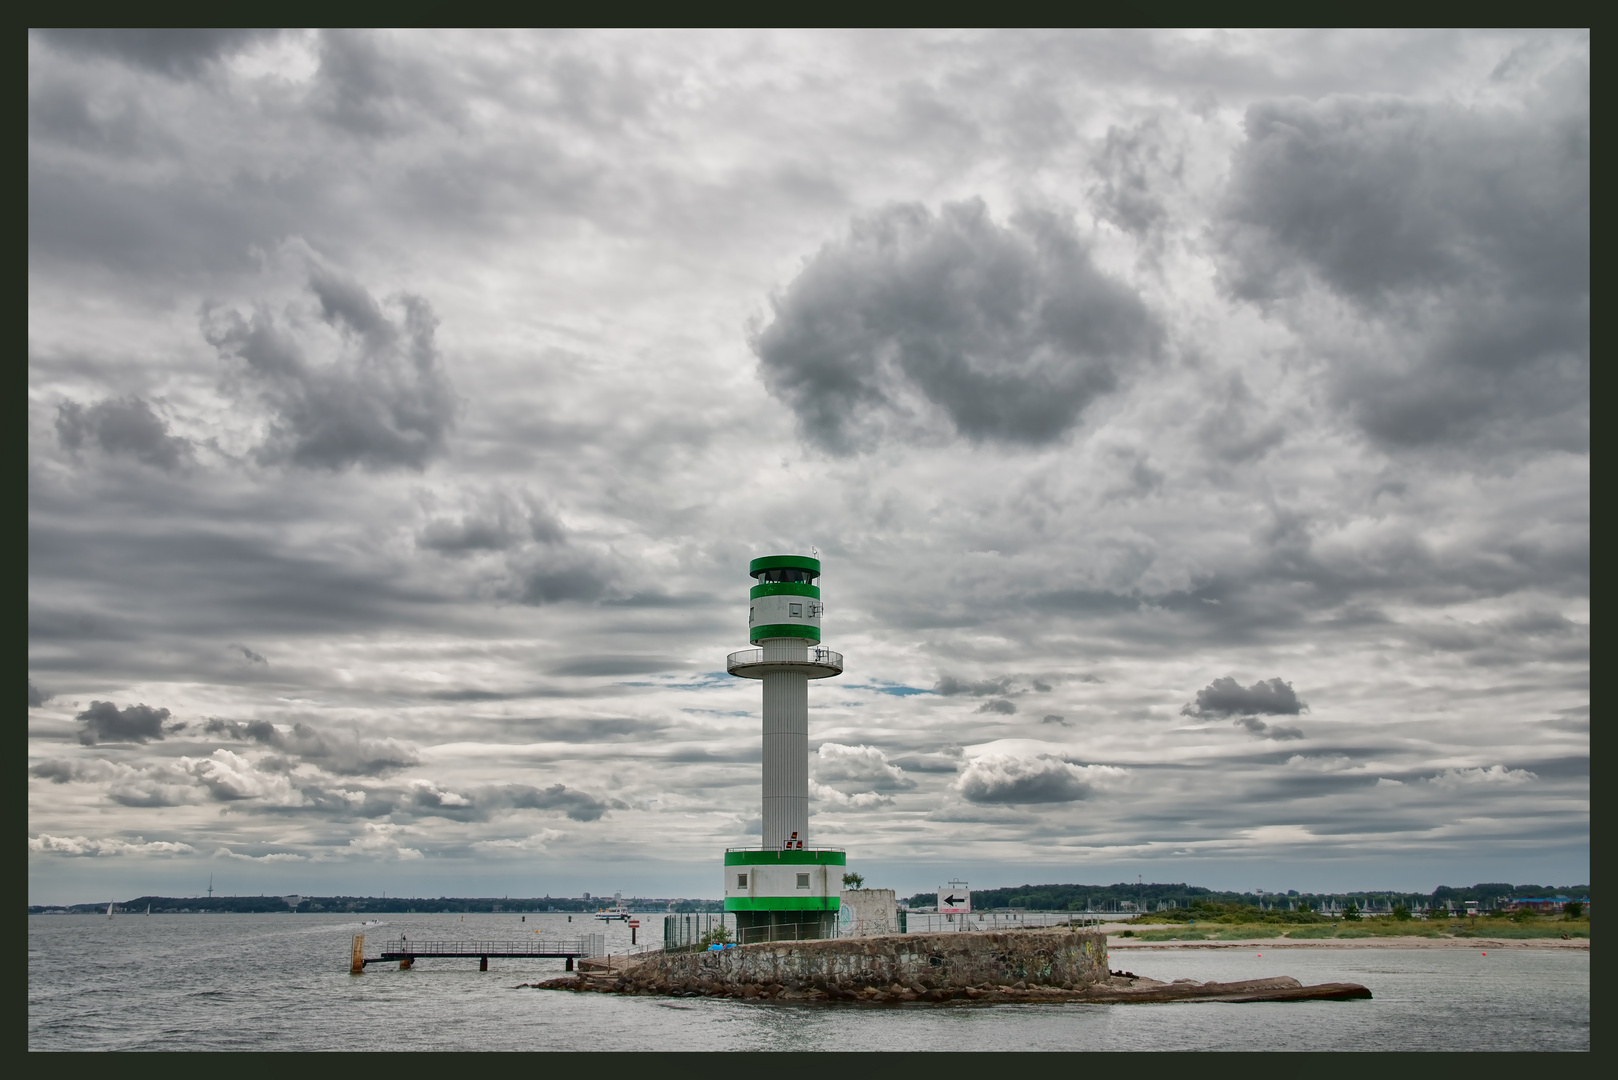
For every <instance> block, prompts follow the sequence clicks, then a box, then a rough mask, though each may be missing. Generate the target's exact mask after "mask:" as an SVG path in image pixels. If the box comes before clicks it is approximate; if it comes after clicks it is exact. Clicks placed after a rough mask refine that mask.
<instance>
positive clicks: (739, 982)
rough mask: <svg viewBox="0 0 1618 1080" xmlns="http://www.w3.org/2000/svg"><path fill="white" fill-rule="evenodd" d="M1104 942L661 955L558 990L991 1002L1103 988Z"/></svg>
mask: <svg viewBox="0 0 1618 1080" xmlns="http://www.w3.org/2000/svg"><path fill="white" fill-rule="evenodd" d="M1108 978H1109V973H1108V971H1107V939H1106V936H1105V935H1104V934H1097V933H1077V932H1072V931H1052V932H1037V931H1033V932H1031V931H1026V930H1024V931H1017V932H1012V933H953V934H896V935H893V936H888V937H865V938H851V939H850V938H843V939H833V940H829V941H799V942H773V943H765V944H758V945H743V946H740V947H738V948H733V949H724V950H720V951H705V952H690V953H652V954H649V955H647V956H646V957H645V958H642V959H637V960H635V961H631V962H630V963H628V964H626V965H625V966H623V967H621V968H618V969H616V970H609V971H607V972H605V973H581V974H580V975H579V976H577V977H575V978H562V979H552V980H550V981H549V982H547V983H540V984H536V985H539V986H543V987H546V988H554V989H581V990H582V989H595V990H615V991H618V992H620V993H643V994H700V995H707V996H716V997H785V998H800V999H817V998H819V999H827V998H829V999H834V1000H853V999H860V1000H872V999H881V1000H887V999H889V998H897V999H899V1000H905V1001H915V1000H925V1001H945V1000H949V999H952V998H956V997H973V996H976V995H979V994H983V993H993V992H998V991H997V988H1002V987H1003V988H1005V990H1006V991H1016V992H1025V991H1029V990H1033V989H1044V990H1050V991H1057V992H1072V991H1077V990H1082V989H1084V988H1086V987H1089V986H1093V985H1096V984H1098V983H1103V982H1105V981H1107V979H1108Z"/></svg>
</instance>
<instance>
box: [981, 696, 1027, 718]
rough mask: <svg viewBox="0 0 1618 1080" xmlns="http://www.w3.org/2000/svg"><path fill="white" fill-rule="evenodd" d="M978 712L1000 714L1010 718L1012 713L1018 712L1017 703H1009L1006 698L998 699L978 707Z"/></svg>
mask: <svg viewBox="0 0 1618 1080" xmlns="http://www.w3.org/2000/svg"><path fill="white" fill-rule="evenodd" d="M977 711H978V712H980V713H999V714H1000V715H1002V716H1010V715H1011V714H1012V713H1014V712H1016V711H1017V705H1016V703H1015V702H1013V701H1008V700H1006V699H1005V698H996V699H995V700H993V701H985V702H984V703H983V704H982V705H979V706H978V707H977Z"/></svg>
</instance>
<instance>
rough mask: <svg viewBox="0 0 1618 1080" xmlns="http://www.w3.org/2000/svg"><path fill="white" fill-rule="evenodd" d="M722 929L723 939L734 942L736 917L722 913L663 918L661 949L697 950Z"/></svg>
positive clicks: (706, 912) (667, 916)
mask: <svg viewBox="0 0 1618 1080" xmlns="http://www.w3.org/2000/svg"><path fill="white" fill-rule="evenodd" d="M720 929H723V931H724V936H725V939H726V940H728V941H735V940H736V916H734V915H731V914H728V913H726V912H722V911H702V912H682V913H679V914H675V915H665V916H664V917H663V948H664V950H665V951H667V952H675V951H678V950H680V949H699V948H703V947H705V946H706V944H707V941H705V940H704V939H705V938H706V939H709V940H712V939H713V938H714V937H716V936H717V933H716V932H717V931H719V930H720Z"/></svg>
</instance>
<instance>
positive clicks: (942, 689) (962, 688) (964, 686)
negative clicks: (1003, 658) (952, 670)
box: [933, 675, 1011, 697]
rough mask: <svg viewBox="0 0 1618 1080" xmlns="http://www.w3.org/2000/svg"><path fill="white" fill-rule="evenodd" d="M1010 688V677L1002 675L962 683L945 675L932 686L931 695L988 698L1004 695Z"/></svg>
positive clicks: (953, 677)
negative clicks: (964, 695) (996, 677)
mask: <svg viewBox="0 0 1618 1080" xmlns="http://www.w3.org/2000/svg"><path fill="white" fill-rule="evenodd" d="M1010 687H1011V676H1009V675H1002V676H1000V678H998V679H979V680H977V681H976V682H962V681H961V680H960V679H957V678H956V677H955V676H953V675H945V676H944V677H943V678H941V679H939V680H938V682H937V683H936V684H934V686H933V693H935V694H942V695H943V696H945V697H955V696H957V695H960V694H970V695H971V696H972V697H988V696H990V695H991V694H1004V693H1005V692H1006V691H1007V690H1009V689H1010Z"/></svg>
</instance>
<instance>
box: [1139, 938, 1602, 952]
mask: <svg viewBox="0 0 1618 1080" xmlns="http://www.w3.org/2000/svg"><path fill="white" fill-rule="evenodd" d="M1107 949H1108V951H1112V950H1115V949H1261V950H1262V949H1477V950H1488V949H1576V950H1582V951H1584V952H1589V951H1590V939H1589V938H1569V939H1566V940H1564V939H1562V938H1482V937H1476V938H1430V937H1369V938H1346V939H1342V938H1315V939H1309V938H1303V939H1300V940H1297V941H1293V940H1290V939H1288V938H1250V939H1249V940H1247V941H1137V940H1135V939H1132V938H1126V937H1119V936H1117V935H1116V934H1109V935H1108V936H1107Z"/></svg>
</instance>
